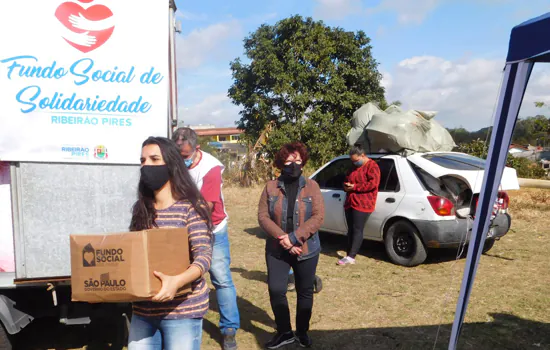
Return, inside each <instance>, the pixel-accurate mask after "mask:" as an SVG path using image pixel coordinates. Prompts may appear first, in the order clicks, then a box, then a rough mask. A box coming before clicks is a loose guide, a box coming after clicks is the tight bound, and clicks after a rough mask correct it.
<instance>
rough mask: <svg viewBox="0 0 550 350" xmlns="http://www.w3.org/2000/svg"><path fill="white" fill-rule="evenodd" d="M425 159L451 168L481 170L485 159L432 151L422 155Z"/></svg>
mask: <svg viewBox="0 0 550 350" xmlns="http://www.w3.org/2000/svg"><path fill="white" fill-rule="evenodd" d="M423 157H424V158H425V159H427V160H429V161H432V162H434V163H435V164H437V165H439V166H442V167H444V168H447V169H453V170H483V169H485V160H484V159H481V158H478V157H474V156H470V155H467V154H456V153H454V154H446V153H441V154H438V153H432V154H426V155H424V156H423Z"/></svg>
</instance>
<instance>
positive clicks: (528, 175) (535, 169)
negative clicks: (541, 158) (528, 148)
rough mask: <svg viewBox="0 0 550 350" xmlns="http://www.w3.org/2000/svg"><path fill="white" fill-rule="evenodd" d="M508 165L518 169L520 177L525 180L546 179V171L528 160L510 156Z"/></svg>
mask: <svg viewBox="0 0 550 350" xmlns="http://www.w3.org/2000/svg"><path fill="white" fill-rule="evenodd" d="M506 165H507V166H509V167H511V168H514V169H516V171H517V173H518V177H520V178H525V179H545V178H547V175H546V171H545V170H544V169H543V168H542V167H541V166H540V165H539V164H537V163H534V162H532V161H530V160H529V159H527V158H516V157H513V156H512V155H508V160H507V162H506Z"/></svg>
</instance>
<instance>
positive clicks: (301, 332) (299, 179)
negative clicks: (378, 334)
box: [258, 142, 324, 349]
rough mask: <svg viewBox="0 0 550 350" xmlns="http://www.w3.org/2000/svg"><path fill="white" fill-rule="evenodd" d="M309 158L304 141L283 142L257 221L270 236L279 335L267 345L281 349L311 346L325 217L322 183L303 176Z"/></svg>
mask: <svg viewBox="0 0 550 350" xmlns="http://www.w3.org/2000/svg"><path fill="white" fill-rule="evenodd" d="M307 160H308V152H307V149H306V147H305V145H304V144H302V143H300V142H293V143H290V144H286V145H284V146H283V147H282V148H281V149H280V150H279V152H278V153H277V155H276V157H275V166H276V167H277V168H279V169H280V170H281V173H282V174H281V176H280V177H279V178H278V179H277V180H274V181H270V182H268V183H267V185H266V187H265V189H264V191H263V193H262V197H261V199H260V204H259V207H258V222H259V224H260V227H261V228H262V229H263V230H264V231H265V232H266V233H267V236H268V239H267V243H266V264H267V284H268V287H269V299H270V301H271V308H272V310H273V314H274V315H275V323H276V324H277V334H275V336H274V337H273V339H272V340H270V341H269V342H268V343H267V344H266V347H267V348H268V349H277V348H279V347H281V346H283V345H286V344H290V343H293V342H294V341H296V340H297V341H298V342H299V343H300V345H301V346H302V347H310V346H311V344H312V342H311V338H310V337H309V336H308V334H307V332H308V331H309V321H310V319H311V310H312V307H313V284H314V280H315V271H316V269H317V263H318V262H319V253H320V252H321V242H320V241H319V234H318V230H319V228H320V227H321V225H322V223H323V219H324V202H323V196H322V194H321V190H320V189H319V185H318V184H317V183H316V182H315V181H313V180H310V179H306V178H305V177H304V176H302V169H303V167H304V166H305V165H306V163H307ZM291 267H292V269H293V270H294V275H295V283H296V291H297V295H298V307H297V311H296V313H297V314H296V334H294V333H293V332H292V326H291V323H290V311H289V309H288V300H287V298H286V292H287V282H288V273H289V271H290V268H291Z"/></svg>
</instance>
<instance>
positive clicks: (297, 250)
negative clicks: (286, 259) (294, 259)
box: [289, 246, 302, 255]
mask: <svg viewBox="0 0 550 350" xmlns="http://www.w3.org/2000/svg"><path fill="white" fill-rule="evenodd" d="M289 253H290V254H292V255H301V254H302V248H300V247H296V246H294V247H292V248H290V250H289Z"/></svg>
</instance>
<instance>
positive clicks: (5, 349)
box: [0, 322, 13, 350]
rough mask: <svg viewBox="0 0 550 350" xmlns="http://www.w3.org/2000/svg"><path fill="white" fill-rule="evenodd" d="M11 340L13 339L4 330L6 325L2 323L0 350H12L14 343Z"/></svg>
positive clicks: (0, 323)
mask: <svg viewBox="0 0 550 350" xmlns="http://www.w3.org/2000/svg"><path fill="white" fill-rule="evenodd" d="M11 339H12V338H11V337H10V335H9V334H8V332H7V331H6V329H5V328H4V325H2V322H0V350H12V349H13V347H12V345H13V343H12V341H11Z"/></svg>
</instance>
